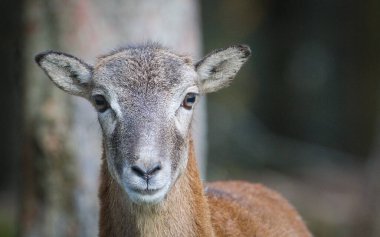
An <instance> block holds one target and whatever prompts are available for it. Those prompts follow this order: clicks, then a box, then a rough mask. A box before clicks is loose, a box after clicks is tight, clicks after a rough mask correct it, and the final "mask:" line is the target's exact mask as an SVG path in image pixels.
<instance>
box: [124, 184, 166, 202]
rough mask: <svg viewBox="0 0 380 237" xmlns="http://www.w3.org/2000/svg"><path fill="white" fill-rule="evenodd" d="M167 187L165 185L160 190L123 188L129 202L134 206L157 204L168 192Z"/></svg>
mask: <svg viewBox="0 0 380 237" xmlns="http://www.w3.org/2000/svg"><path fill="white" fill-rule="evenodd" d="M168 189H169V186H167V185H165V186H164V187H162V188H158V189H151V188H145V189H144V188H142V189H141V188H136V187H133V188H131V187H127V186H125V191H126V193H127V194H128V197H129V198H130V200H131V201H132V202H134V203H136V204H158V203H160V202H161V201H162V200H163V199H164V198H165V197H166V194H167V192H168Z"/></svg>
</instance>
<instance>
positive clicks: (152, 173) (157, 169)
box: [147, 164, 162, 175]
mask: <svg viewBox="0 0 380 237" xmlns="http://www.w3.org/2000/svg"><path fill="white" fill-rule="evenodd" d="M161 169H162V167H161V165H160V164H158V165H156V166H155V167H153V168H152V169H150V170H148V172H147V173H148V175H154V174H155V173H157V172H158V171H160V170H161Z"/></svg>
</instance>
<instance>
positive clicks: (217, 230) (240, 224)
mask: <svg viewBox="0 0 380 237" xmlns="http://www.w3.org/2000/svg"><path fill="white" fill-rule="evenodd" d="M189 152H190V156H189V161H188V165H187V169H186V171H185V173H184V174H183V175H181V176H180V177H179V179H178V180H177V182H176V183H175V184H174V187H173V188H172V190H171V191H170V192H169V193H168V196H167V198H166V199H165V200H164V201H163V202H162V203H160V204H156V205H150V206H139V205H136V204H133V203H132V202H130V201H129V200H128V197H127V195H126V194H125V193H124V192H123V190H121V188H120V187H119V185H118V184H117V183H115V182H114V181H113V179H112V178H111V176H110V174H109V172H108V168H107V165H106V162H105V158H104V157H103V165H102V172H101V180H102V182H101V186H100V193H99V197H100V201H101V213H100V235H99V236H100V237H111V236H115V237H116V236H147V237H148V236H189V237H190V236H202V237H203V236H204V237H212V236H257V237H270V236H273V237H275V236H276V237H279V236H284V237H285V236H292V237H297V236H311V234H310V233H309V232H308V230H307V228H306V226H305V225H304V223H303V222H302V219H301V218H300V216H299V215H298V214H297V212H296V211H295V210H294V208H293V207H292V206H291V205H290V204H289V203H288V202H287V201H286V200H285V199H284V198H283V197H281V196H280V195H279V194H278V193H276V192H274V191H271V190H269V189H267V188H265V187H264V186H262V185H259V184H250V183H247V182H238V181H233V182H215V183H210V184H208V185H207V188H206V194H205V192H204V191H203V185H202V183H201V180H200V177H199V172H198V168H197V165H196V161H195V156H194V152H193V145H192V143H191V145H190V151H189Z"/></svg>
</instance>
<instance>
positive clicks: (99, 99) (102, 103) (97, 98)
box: [92, 95, 109, 113]
mask: <svg viewBox="0 0 380 237" xmlns="http://www.w3.org/2000/svg"><path fill="white" fill-rule="evenodd" d="M92 100H93V101H94V105H95V109H96V110H97V111H98V112H100V113H103V112H104V111H106V110H107V109H108V108H109V104H108V102H107V100H106V98H104V96H102V95H94V96H93V97H92Z"/></svg>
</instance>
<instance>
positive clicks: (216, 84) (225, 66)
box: [195, 45, 251, 93]
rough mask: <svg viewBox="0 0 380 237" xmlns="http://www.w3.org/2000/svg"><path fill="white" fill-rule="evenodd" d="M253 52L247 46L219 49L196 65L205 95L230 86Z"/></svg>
mask: <svg viewBox="0 0 380 237" xmlns="http://www.w3.org/2000/svg"><path fill="white" fill-rule="evenodd" d="M250 55H251V50H250V48H249V47H248V46H246V45H234V46H231V47H228V48H226V49H218V50H215V51H213V52H211V53H210V54H208V55H207V56H205V57H204V58H203V59H202V60H200V61H199V62H198V63H196V64H195V70H196V71H197V73H198V75H199V78H200V81H201V82H200V90H201V91H202V92H203V93H209V92H214V91H217V90H219V89H221V88H223V87H226V86H228V85H229V82H231V81H232V79H234V77H235V75H236V73H237V72H238V71H239V69H240V68H241V66H242V65H243V64H244V63H245V62H246V61H247V60H248V58H249V56H250Z"/></svg>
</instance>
